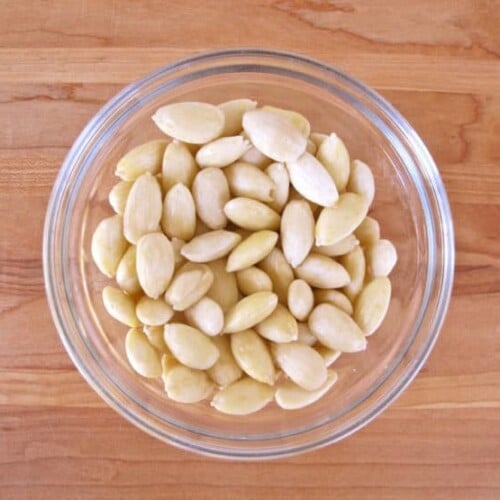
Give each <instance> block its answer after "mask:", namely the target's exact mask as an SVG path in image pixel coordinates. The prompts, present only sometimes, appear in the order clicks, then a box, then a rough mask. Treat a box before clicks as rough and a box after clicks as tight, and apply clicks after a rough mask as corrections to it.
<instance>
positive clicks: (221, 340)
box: [207, 335, 243, 387]
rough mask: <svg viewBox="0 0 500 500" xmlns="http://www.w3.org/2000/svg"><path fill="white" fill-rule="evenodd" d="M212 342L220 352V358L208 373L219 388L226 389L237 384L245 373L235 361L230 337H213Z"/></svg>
mask: <svg viewBox="0 0 500 500" xmlns="http://www.w3.org/2000/svg"><path fill="white" fill-rule="evenodd" d="M212 342H213V343H214V344H215V346H216V347H217V349H218V350H219V357H218V359H217V361H216V362H215V364H214V365H212V366H211V367H210V368H209V369H208V370H207V373H208V375H209V377H210V378H211V379H212V380H213V381H214V382H215V383H216V384H217V385H218V386H219V387H226V386H227V385H230V384H232V383H233V382H236V381H237V380H238V379H239V378H240V377H241V376H242V375H243V371H242V369H241V368H240V367H239V366H238V363H236V360H235V359H234V356H233V353H232V351H231V344H230V340H229V335H218V336H217V337H213V339H212Z"/></svg>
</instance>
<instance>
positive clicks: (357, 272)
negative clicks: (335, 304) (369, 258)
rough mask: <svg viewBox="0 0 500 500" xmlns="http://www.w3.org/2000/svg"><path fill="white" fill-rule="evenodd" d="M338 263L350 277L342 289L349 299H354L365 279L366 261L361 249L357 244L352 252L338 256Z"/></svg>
mask: <svg viewBox="0 0 500 500" xmlns="http://www.w3.org/2000/svg"><path fill="white" fill-rule="evenodd" d="M340 263H341V264H342V265H343V266H344V268H345V269H346V271H347V272H348V273H349V276H350V277H351V281H350V282H349V283H348V284H347V285H346V286H345V288H344V289H343V291H344V293H345V294H346V295H347V297H349V299H350V300H354V299H355V298H356V296H357V295H358V293H359V292H360V291H361V289H362V288H363V283H364V281H365V271H366V263H365V255H364V253H363V250H362V249H361V247H359V246H358V247H356V248H355V249H354V250H352V252H349V253H348V254H347V255H343V256H342V257H341V258H340Z"/></svg>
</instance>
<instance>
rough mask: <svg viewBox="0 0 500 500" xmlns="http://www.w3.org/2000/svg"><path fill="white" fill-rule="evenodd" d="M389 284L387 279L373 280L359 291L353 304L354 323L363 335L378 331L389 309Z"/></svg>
mask: <svg viewBox="0 0 500 500" xmlns="http://www.w3.org/2000/svg"><path fill="white" fill-rule="evenodd" d="M390 301H391V282H390V281H389V279H388V278H385V277H383V278H375V279H374V280H372V281H370V283H368V284H367V285H366V286H365V288H363V290H362V291H361V293H360V294H359V295H358V298H357V299H356V303H355V304H354V321H356V323H357V324H358V325H359V327H360V328H361V330H363V332H364V334H365V335H367V336H368V335H371V334H372V333H374V332H375V330H377V329H378V327H379V326H380V325H381V323H382V321H383V320H384V318H385V315H386V314H387V311H388V309H389V303H390Z"/></svg>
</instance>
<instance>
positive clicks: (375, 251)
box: [366, 240, 398, 278]
mask: <svg viewBox="0 0 500 500" xmlns="http://www.w3.org/2000/svg"><path fill="white" fill-rule="evenodd" d="M397 261H398V254H397V251H396V247H395V246H394V245H393V244H392V243H391V242H390V241H389V240H378V241H376V242H375V243H374V244H372V245H369V246H367V247H366V266H367V270H368V273H369V275H370V276H372V277H374V278H380V277H383V276H389V274H390V273H391V271H392V270H393V269H394V266H395V265H396V262H397Z"/></svg>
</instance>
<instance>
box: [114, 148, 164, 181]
mask: <svg viewBox="0 0 500 500" xmlns="http://www.w3.org/2000/svg"><path fill="white" fill-rule="evenodd" d="M166 146H167V141H164V140H157V141H150V142H146V143H145V144H141V145H140V146H137V147H135V148H134V149H131V150H130V151H129V152H128V153H127V154H126V155H125V156H123V157H122V158H121V159H120V161H119V162H118V164H117V165H116V170H115V175H117V176H118V177H120V179H122V180H124V181H134V180H135V179H137V178H138V177H139V176H141V175H142V174H145V173H146V172H149V173H150V174H153V175H155V174H157V173H158V172H159V171H160V169H161V161H162V158H163V153H164V151H165V147H166Z"/></svg>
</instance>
